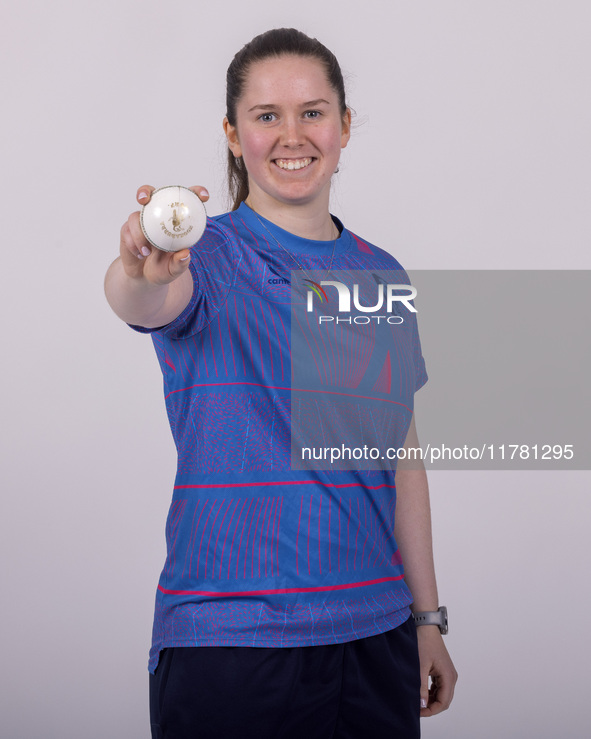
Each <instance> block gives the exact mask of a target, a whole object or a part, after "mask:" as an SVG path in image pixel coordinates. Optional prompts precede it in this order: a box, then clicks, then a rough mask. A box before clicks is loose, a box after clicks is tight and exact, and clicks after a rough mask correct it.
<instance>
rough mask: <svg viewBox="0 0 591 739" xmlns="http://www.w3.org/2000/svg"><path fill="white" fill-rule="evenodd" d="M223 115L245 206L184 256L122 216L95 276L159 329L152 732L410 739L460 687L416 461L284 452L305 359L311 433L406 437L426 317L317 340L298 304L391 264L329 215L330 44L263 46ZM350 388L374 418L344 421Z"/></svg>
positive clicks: (266, 738)
mask: <svg viewBox="0 0 591 739" xmlns="http://www.w3.org/2000/svg"><path fill="white" fill-rule="evenodd" d="M223 125H224V130H225V133H226V136H227V141H228V155H229V160H228V162H229V165H228V166H229V180H230V186H231V191H232V196H233V198H234V209H233V210H232V211H231V212H229V213H225V214H222V215H219V216H215V217H214V218H208V221H207V226H206V229H205V232H204V234H203V236H202V237H201V239H200V240H199V241H198V242H197V244H195V245H194V246H193V247H192V248H191V249H183V250H181V251H179V252H176V253H164V252H161V251H159V250H158V249H155V248H151V246H150V244H149V243H148V242H147V241H146V239H145V237H144V235H143V233H142V230H141V227H140V219H139V213H138V212H135V213H132V214H131V215H130V217H129V218H128V220H127V222H126V223H125V224H124V225H123V227H122V230H121V244H120V257H119V259H117V260H116V261H115V262H114V263H113V265H111V267H110V269H109V272H108V273H107V278H106V285H105V289H106V293H107V297H108V300H109V302H110V304H111V306H112V307H113V309H114V310H115V312H116V313H117V314H118V315H119V316H120V317H121V318H122V319H123V320H125V321H126V322H128V323H129V324H131V325H132V327H133V328H135V329H136V330H138V331H143V332H151V333H152V338H153V342H154V347H155V349H156V353H157V356H158V359H159V361H160V366H161V368H162V372H163V375H164V386H165V396H166V404H167V411H168V416H169V419H170V422H171V428H172V432H173V435H174V439H175V443H176V447H177V450H178V467H177V476H176V482H175V487H174V494H173V499H172V504H171V507H170V513H169V516H168V521H167V525H166V541H167V559H166V562H165V565H164V569H163V571H162V575H161V577H160V581H159V584H158V589H157V596H156V613H155V619H154V632H153V643H152V650H151V652H150V662H149V669H150V673H151V675H150V709H151V722H152V735H153V737H175V738H177V739H179V738H180V739H183V738H185V737H187V738H188V737H195V736H202V737H240V738H241V739H250V737H253V738H254V737H257V738H258V739H276V738H278V737H281V738H283V739H290V738H294V739H295V738H296V737H297V739H301V737H302V736H306V737H307V739H329V738H330V739H353V738H354V737H359V739H365V738H366V737H372V739H380V738H381V737H384V738H385V737H391V736H394V735H395V736H400V737H404V738H405V739H414V738H415V737H418V736H419V716H420V715H422V716H430V715H433V714H435V713H438V712H440V711H442V710H444V709H445V708H447V707H448V706H449V704H450V702H451V699H452V695H453V689H454V684H455V681H456V673H455V669H454V667H453V664H452V662H451V660H450V658H449V655H448V654H447V651H446V649H445V646H444V644H443V641H442V638H441V633H440V629H439V628H438V627H437V625H435V624H436V623H440V617H441V613H440V612H438V597H437V587H436V583H435V575H434V567H433V558H432V548H431V530H430V515H429V495H428V487H427V482H426V476H425V472H424V470H411V469H400V468H399V469H398V470H394V469H392V468H391V467H389V466H387V467H384V468H380V469H378V470H366V469H358V468H357V467H355V466H354V465H353V466H352V468H351V469H346V468H345V469H339V470H335V469H325V467H326V465H325V464H323V468H322V469H316V468H315V467H310V468H305V469H302V468H296V466H295V464H294V465H292V459H291V456H290V454H291V440H292V433H295V432H294V428H295V427H293V426H292V424H291V420H292V413H294V419H295V417H296V416H295V413H296V408H295V406H294V399H293V398H294V396H293V395H292V390H294V388H292V383H293V384H296V380H295V378H296V377H298V376H300V375H297V374H296V370H297V371H299V370H301V369H302V365H305V367H304V369H305V370H306V371H307V375H309V376H310V378H311V385H310V388H311V389H310V390H309V393H308V388H307V387H306V388H304V390H303V395H304V399H303V401H302V403H301V407H303V406H304V405H306V404H308V405H311V404H310V403H309V401H308V398H310V397H313V398H314V399H315V401H314V406H315V407H316V408H317V407H318V406H319V405H322V407H323V408H325V410H326V413H323V414H321V415H322V418H321V419H320V420H319V423H318V424H310V425H309V431H310V438H312V437H316V436H317V435H318V434H320V435H322V433H321V432H322V431H323V429H322V423H323V422H324V421H323V419H324V420H326V419H331V420H332V421H333V422H334V424H335V426H336V427H337V428H342V429H343V434H346V433H347V430H348V426H347V422H348V420H349V418H354V420H355V426H356V427H358V426H359V427H362V426H363V424H364V423H366V425H367V427H368V428H369V427H370V426H372V427H378V426H380V424H381V425H382V426H384V428H387V429H388V433H389V436H388V445H389V446H391V447H395V448H403V447H404V445H405V443H406V444H410V445H412V446H413V447H416V446H418V440H417V438H416V431H415V423H414V415H413V398H414V393H415V391H416V390H418V389H419V388H420V387H421V386H422V385H423V384H424V383H425V382H426V380H427V375H426V371H425V366H424V361H423V357H422V354H421V347H420V341H419V337H418V329H417V324H416V317H415V316H414V313H412V312H410V311H409V315H408V317H407V318H406V319H405V321H404V325H403V326H402V328H401V329H400V330H398V327H397V325H396V324H394V323H392V324H390V322H388V323H387V330H386V331H384V332H382V333H381V334H380V335H378V333H377V332H376V331H374V328H373V325H372V327H370V330H368V331H366V333H365V334H363V336H361V335H360V334H356V333H351V332H350V331H342V332H341V333H340V334H339V335H337V333H336V332H335V331H334V330H333V329H332V327H331V333H330V336H328V335H327V338H326V341H327V343H326V344H325V345H324V346H323V347H322V346H321V344H322V340H321V339H319V341H318V342H316V339H315V338H314V336H315V335H316V334H314V333H313V332H312V330H311V329H310V326H311V322H310V323H309V324H308V325H307V326H306V325H303V326H301V325H300V324H299V323H298V320H297V315H298V314H297V313H295V312H292V307H293V306H297V305H299V304H301V305H303V306H305V305H306V303H305V299H302V296H305V295H306V294H307V292H306V291H307V290H309V289H310V285H312V287H314V285H318V283H316V282H315V281H314V279H317V280H319V281H320V285H321V284H322V283H323V282H324V284H330V285H333V286H334V285H335V284H336V283H335V281H334V279H331V277H332V276H331V271H333V270H334V271H335V272H336V270H339V273H340V275H342V274H344V273H345V272H346V271H351V270H371V274H372V275H373V277H375V276H376V271H378V270H389V271H391V270H395V271H397V272H399V271H400V270H401V267H400V265H399V263H398V262H397V261H396V260H395V259H394V258H393V257H392V256H391V255H390V254H388V253H387V252H385V251H383V250H382V249H380V248H379V247H377V246H374V245H373V244H370V243H369V242H367V241H365V240H364V239H361V238H360V237H358V236H356V235H355V234H353V233H351V232H350V231H348V230H347V229H346V228H345V227H344V225H343V224H342V223H341V222H340V221H339V220H338V219H337V218H335V217H334V216H332V215H331V213H330V211H329V196H330V182H331V178H332V175H333V173H334V171H335V169H336V168H337V166H338V162H339V156H340V152H341V150H342V149H343V148H344V147H345V146H347V144H348V142H349V138H350V126H351V115H350V111H349V109H348V107H347V105H346V103H345V91H344V86H343V78H342V74H341V71H340V68H339V65H338V62H337V61H336V59H335V58H334V55H333V54H332V53H331V52H330V51H329V50H328V49H326V47H324V46H323V45H322V44H320V43H319V42H318V41H316V40H315V39H311V38H309V37H308V36H305V35H304V34H302V33H301V32H299V31H296V30H294V29H277V30H273V31H268V32H267V33H265V34H262V35H261V36H258V37H256V38H255V39H253V40H252V41H251V42H250V43H249V44H247V45H246V46H245V47H244V48H243V49H242V50H241V51H240V52H238V54H237V55H236V57H235V58H234V60H233V61H232V64H231V65H230V68H229V70H228V75H227V110H226V117H225V118H224V123H223ZM191 189H192V190H193V192H195V193H196V194H197V195H198V196H199V197H200V198H201V199H202V200H206V199H207V198H208V194H207V190H205V188H203V187H200V186H196V187H193V188H191ZM153 191H154V188H152V187H149V186H143V187H141V188H140V189H139V191H138V194H137V199H138V202H140V203H142V204H145V203H147V202H149V200H150V197H151V195H152V193H153ZM309 270H316V271H319V272H320V273H321V276H320V277H314V278H312V279H310V272H309ZM302 275H303V276H304V277H305V278H307V279H304V277H302ZM370 282H371V283H372V284H373V282H374V280H373V279H371V280H370ZM292 283H293V284H292ZM320 285H318V286H320ZM323 292H324V291H323ZM324 295H325V296H326V293H324ZM292 301H293V302H292ZM373 304H374V303H371V305H373ZM365 305H367V303H365ZM363 323H364V325H365V324H367V321H364V322H363ZM355 324H356V322H354V323H353V324H352V326H353V328H354V327H355ZM298 326H299V329H300V334H302V332H303V335H300V334H298V333H297V329H298ZM362 328H363V326H362ZM309 329H310V330H309ZM299 339H302V341H301V342H300V343H297V342H298V341H299ZM361 343H362V344H363V350H362V351H361V350H359V346H360V345H361ZM328 345H330V348H331V351H330V352H329V353H328V354H326V351H325V350H326V347H327V346H328ZM337 358H338V362H337ZM317 374H318V376H317ZM295 389H296V390H300V391H301V390H302V388H301V387H299V386H297V387H296V388H295ZM306 393H308V394H307V395H306ZM312 393H313V395H312ZM336 397H338V398H340V399H341V401H342V402H341V404H340V405H337V401H335V400H334V399H335V398H336ZM360 397H369V399H370V400H371V401H372V402H373V406H372V414H373V415H371V417H370V418H365V417H362V416H363V414H362V411H361V410H358V412H357V413H358V415H357V416H356V417H353V416H348V415H347V414H348V413H349V410H350V409H359V398H360ZM343 408H344V409H345V410H344V411H343V412H342V413H341V416H339V412H341V409H343ZM384 409H385V410H384ZM363 412H364V411H363ZM384 413H387V414H388V419H387V423H386V424H385V425H384V423H383V422H384ZM314 417H316V416H314ZM339 424H340V425H339ZM343 440H345V439H343ZM411 606H412V608H411ZM412 611H415V612H421V614H422V616H421V619H422V620H421V621H419V622H418V623H421V624H425V625H421V626H420V628H418V629H417V628H416V626H415V620H414V619H413V618H412ZM427 624H429V625H427ZM440 626H441V628H443V624H442V623H440ZM429 679H431V686H430V687H429Z"/></svg>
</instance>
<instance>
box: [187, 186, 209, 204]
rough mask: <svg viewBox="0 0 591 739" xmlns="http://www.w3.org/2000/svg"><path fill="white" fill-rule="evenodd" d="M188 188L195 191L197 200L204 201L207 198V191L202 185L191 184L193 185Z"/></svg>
mask: <svg viewBox="0 0 591 739" xmlns="http://www.w3.org/2000/svg"><path fill="white" fill-rule="evenodd" d="M189 190H191V191H192V192H194V193H195V195H197V197H198V198H199V200H201V201H202V202H205V201H206V200H209V192H208V191H207V189H206V188H205V187H202V186H201V185H193V187H190V188H189Z"/></svg>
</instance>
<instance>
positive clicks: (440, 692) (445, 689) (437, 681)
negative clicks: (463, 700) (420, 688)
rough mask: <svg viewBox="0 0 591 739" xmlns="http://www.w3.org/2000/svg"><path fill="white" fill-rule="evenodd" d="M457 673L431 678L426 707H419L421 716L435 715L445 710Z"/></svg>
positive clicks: (452, 693)
mask: <svg viewBox="0 0 591 739" xmlns="http://www.w3.org/2000/svg"><path fill="white" fill-rule="evenodd" d="M456 678H457V675H452V674H451V673H450V674H449V675H447V674H446V675H438V676H436V677H434V678H433V681H432V683H431V688H430V689H429V700H428V705H427V707H426V708H421V712H420V715H421V716H425V717H427V716H435V715H437V714H438V713H441V712H442V711H446V710H447V709H448V708H449V706H450V704H451V702H452V699H453V695H454V686H455V682H456Z"/></svg>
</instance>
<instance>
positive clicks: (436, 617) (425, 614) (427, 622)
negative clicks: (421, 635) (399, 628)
mask: <svg viewBox="0 0 591 739" xmlns="http://www.w3.org/2000/svg"><path fill="white" fill-rule="evenodd" d="M413 616H414V619H415V624H416V625H417V626H439V631H440V632H441V633H442V634H447V608H446V607H445V606H439V608H438V609H437V610H436V611H417V612H416V613H413Z"/></svg>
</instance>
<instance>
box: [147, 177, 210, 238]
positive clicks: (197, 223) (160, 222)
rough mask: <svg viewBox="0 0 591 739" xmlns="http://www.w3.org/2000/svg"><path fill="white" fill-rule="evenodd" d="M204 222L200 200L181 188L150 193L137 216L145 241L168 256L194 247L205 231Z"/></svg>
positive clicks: (171, 187)
mask: <svg viewBox="0 0 591 739" xmlns="http://www.w3.org/2000/svg"><path fill="white" fill-rule="evenodd" d="M206 219H207V215H206V213H205V206H204V205H203V203H202V202H201V200H200V199H199V198H198V197H197V195H195V193H194V192H193V191H192V190H189V188H188V187H183V186H182V185H170V186H168V187H161V188H160V189H159V190H154V192H153V193H152V197H151V198H150V202H149V203H147V204H146V205H144V207H143V208H142V212H141V214H140V224H141V227H142V231H143V232H144V236H145V237H146V239H147V240H148V241H149V242H150V244H152V246H155V247H156V248H157V249H161V250H162V251H168V252H172V251H180V250H181V249H188V248H189V247H191V246H194V245H195V244H196V243H197V242H198V241H199V239H200V238H201V236H202V235H203V232H204V231H205V225H206Z"/></svg>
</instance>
